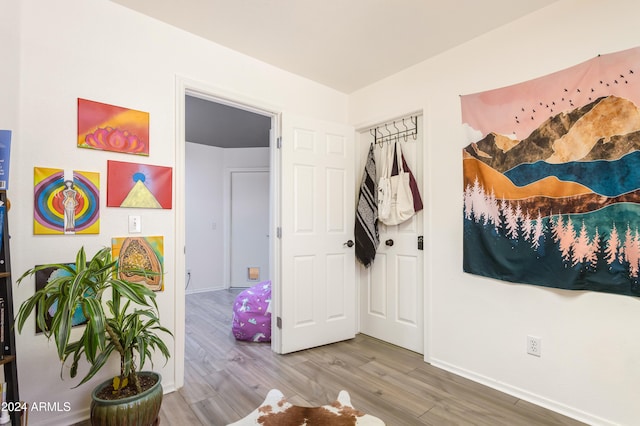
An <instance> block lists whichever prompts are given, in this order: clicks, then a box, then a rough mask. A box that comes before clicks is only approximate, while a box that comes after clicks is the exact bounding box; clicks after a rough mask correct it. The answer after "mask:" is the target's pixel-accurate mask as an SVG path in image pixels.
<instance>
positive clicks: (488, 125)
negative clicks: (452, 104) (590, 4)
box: [461, 48, 640, 296]
mask: <svg viewBox="0 0 640 426" xmlns="http://www.w3.org/2000/svg"><path fill="white" fill-rule="evenodd" d="M461 103H462V121H463V126H464V128H465V129H466V131H467V135H468V136H469V139H468V140H467V142H468V143H469V144H468V145H467V146H466V147H465V148H464V149H463V170H464V270H465V271H466V272H469V273H472V274H477V275H482V276H486V277H492V278H497V279H500V280H504V281H510V282H516V283H527V284H534V285H540V286H547V287H554V288H560V289H568V290H590V291H600V292H606V293H616V294H623V295H633V296H640V282H639V281H640V109H639V106H640V48H634V49H630V50H626V51H622V52H617V53H611V54H607V55H601V56H598V57H596V58H593V59H591V60H589V61H586V62H584V63H581V64H579V65H576V66H574V67H571V68H568V69H566V70H564V71H560V72H556V73H554V74H551V75H548V76H545V77H541V78H538V79H535V80H531V81H528V82H524V83H521V84H517V85H514V86H510V87H505V88H501V89H496V90H491V91H488V92H483V93H477V94H472V95H467V96H462V98H461Z"/></svg>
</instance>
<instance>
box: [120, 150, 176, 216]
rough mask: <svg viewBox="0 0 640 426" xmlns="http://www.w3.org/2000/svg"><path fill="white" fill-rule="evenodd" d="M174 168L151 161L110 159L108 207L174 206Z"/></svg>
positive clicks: (166, 207)
mask: <svg viewBox="0 0 640 426" xmlns="http://www.w3.org/2000/svg"><path fill="white" fill-rule="evenodd" d="M172 181H173V170H172V169H171V167H162V166H151V165H148V164H137V163H123V162H120V161H108V162H107V207H139V208H148V209H170V208H171V206H172Z"/></svg>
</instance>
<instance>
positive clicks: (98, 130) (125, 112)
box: [78, 99, 149, 156]
mask: <svg viewBox="0 0 640 426" xmlns="http://www.w3.org/2000/svg"><path fill="white" fill-rule="evenodd" d="M78 147H80V148H90V149H99V150H103V151H115V152H124V153H127V154H137V155H147V156H148V155H149V113H148V112H143V111H136V110H133V109H128V108H122V107H118V106H113V105H108V104H103V103H100V102H94V101H89V100H86V99H78Z"/></svg>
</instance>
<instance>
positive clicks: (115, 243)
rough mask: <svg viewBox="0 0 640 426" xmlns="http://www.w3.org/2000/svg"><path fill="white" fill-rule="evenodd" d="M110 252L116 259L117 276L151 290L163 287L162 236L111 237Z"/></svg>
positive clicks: (159, 289) (160, 289)
mask: <svg viewBox="0 0 640 426" xmlns="http://www.w3.org/2000/svg"><path fill="white" fill-rule="evenodd" d="M111 253H112V255H113V258H114V259H117V261H118V278H120V279H123V280H128V281H132V282H136V283H140V284H144V285H146V286H147V287H149V288H150V289H151V290H153V291H162V290H163V289H164V279H163V277H162V271H163V259H164V238H163V237H120V238H112V239H111Z"/></svg>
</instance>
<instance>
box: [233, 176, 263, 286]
mask: <svg viewBox="0 0 640 426" xmlns="http://www.w3.org/2000/svg"><path fill="white" fill-rule="evenodd" d="M229 181H230V184H231V190H230V194H231V203H230V204H231V207H230V208H231V212H230V216H229V217H230V222H231V238H230V245H231V250H230V253H231V254H230V262H231V268H230V269H231V271H230V275H231V287H250V286H252V285H254V284H256V283H257V282H259V281H264V280H268V279H269V172H268V171H266V170H232V171H231V173H230V179H229Z"/></svg>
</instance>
